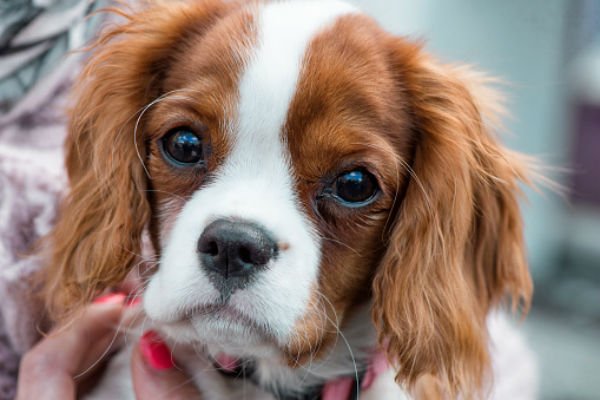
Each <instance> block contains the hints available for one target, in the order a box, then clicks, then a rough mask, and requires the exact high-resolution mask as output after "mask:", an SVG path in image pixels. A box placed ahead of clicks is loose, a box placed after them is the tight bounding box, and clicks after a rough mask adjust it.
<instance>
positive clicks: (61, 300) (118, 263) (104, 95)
mask: <svg viewBox="0 0 600 400" xmlns="http://www.w3.org/2000/svg"><path fill="white" fill-rule="evenodd" d="M232 4H233V3H229V5H225V4H223V2H221V1H210V0H205V1H203V2H188V3H174V4H166V3H165V4H163V5H162V6H159V7H150V8H148V9H146V10H143V11H140V12H137V13H135V14H133V15H126V14H124V13H123V12H121V11H116V10H115V11H116V12H117V13H118V14H120V15H121V16H123V17H124V18H125V19H126V21H125V23H124V24H122V25H120V26H117V27H113V28H112V29H110V30H109V31H107V32H105V33H104V34H103V35H102V36H101V37H100V38H99V40H98V43H97V44H96V46H95V48H96V52H95V54H94V55H93V56H92V57H91V59H90V60H89V62H88V64H87V66H86V67H85V69H84V70H83V73H82V75H81V77H80V79H79V82H78V84H77V86H76V88H75V94H76V100H77V102H76V105H75V107H74V109H73V110H72V112H71V121H70V125H69V132H68V137H67V141H66V168H67V172H68V177H69V183H70V192H69V194H68V196H67V198H66V199H65V201H64V202H63V204H62V207H61V210H60V214H59V219H58V222H57V224H56V226H55V228H54V230H53V231H52V232H51V233H50V235H49V237H48V241H47V243H48V244H49V245H50V247H51V258H50V259H49V262H48V265H47V267H46V268H45V270H44V273H43V276H42V280H43V284H44V296H45V301H46V305H47V307H48V310H49V312H50V315H51V316H53V317H54V318H60V317H63V316H66V315H67V314H69V313H70V312H71V311H73V310H74V309H76V308H77V307H78V306H79V305H81V304H83V303H85V302H87V301H89V300H90V299H91V298H92V297H93V296H94V295H96V294H97V293H98V292H99V291H101V290H103V289H105V288H107V287H109V286H111V285H114V284H117V283H119V282H120V281H122V280H123V279H124V277H125V275H126V274H127V273H128V272H129V270H130V268H131V267H132V264H133V263H134V262H135V260H136V257H137V256H138V255H139V254H140V242H141V235H142V232H143V230H144V229H145V227H146V225H147V223H148V220H149V215H150V206H149V203H148V200H147V196H146V194H147V193H146V188H147V185H148V182H147V178H148V177H147V176H146V171H145V168H144V166H143V164H144V161H145V157H146V155H145V144H144V140H143V137H142V136H143V135H142V133H141V132H143V120H140V121H138V118H139V116H140V112H141V110H142V109H143V107H144V106H146V105H147V104H148V103H150V102H151V101H153V100H154V99H156V98H157V97H159V96H160V95H161V94H162V93H161V89H160V82H161V79H162V75H163V73H164V70H165V69H166V68H167V66H168V65H169V62H171V60H170V57H171V56H172V54H173V53H174V49H177V48H178V46H181V45H182V43H185V35H186V34H188V33H189V32H194V33H195V34H197V33H198V32H199V31H201V30H202V29H207V28H208V26H210V24H211V21H213V20H214V19H215V18H217V17H218V16H219V15H221V14H223V13H224V12H225V11H226V10H227V9H228V8H230V7H231V6H232ZM138 122H139V124H138Z"/></svg>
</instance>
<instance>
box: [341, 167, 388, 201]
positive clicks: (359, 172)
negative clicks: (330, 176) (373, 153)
mask: <svg viewBox="0 0 600 400" xmlns="http://www.w3.org/2000/svg"><path fill="white" fill-rule="evenodd" d="M378 190H379V187H378V185H377V180H376V179H375V177H374V176H373V174H371V173H370V172H368V171H367V170H366V169H364V168H358V169H354V170H351V171H347V172H344V173H342V174H340V175H339V176H338V177H337V178H336V179H335V181H334V182H333V185H332V187H331V193H332V194H333V196H334V197H335V198H337V199H339V200H340V202H341V203H342V204H345V205H349V206H361V205H366V204H367V203H368V202H369V201H370V200H372V199H373V198H374V197H375V195H376V194H377V191H378Z"/></svg>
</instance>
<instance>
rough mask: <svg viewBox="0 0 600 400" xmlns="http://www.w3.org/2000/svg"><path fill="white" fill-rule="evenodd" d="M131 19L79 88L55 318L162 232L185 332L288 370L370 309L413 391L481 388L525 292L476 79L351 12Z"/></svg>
mask: <svg viewBox="0 0 600 400" xmlns="http://www.w3.org/2000/svg"><path fill="white" fill-rule="evenodd" d="M127 19H128V20H127V21H126V22H125V23H124V24H123V25H121V26H118V27H115V28H112V29H111V30H110V31H108V32H106V33H105V34H104V35H103V36H102V37H101V39H100V45H99V47H98V50H97V51H96V53H95V54H94V56H93V57H92V58H91V60H90V61H89V63H88V65H87V66H86V68H85V70H84V72H83V74H82V77H81V79H80V82H79V86H78V102H77V104H76V106H75V108H74V110H73V111H72V118H71V125H70V131H69V136H68V141H67V151H68V152H67V162H66V165H67V170H68V173H69V178H70V184H71V192H70V194H69V196H68V199H67V200H66V202H65V204H64V206H63V208H62V213H61V215H60V219H59V221H58V223H57V226H56V228H55V229H54V231H53V233H52V236H51V239H52V241H53V246H54V251H53V257H52V260H51V262H50V263H49V266H48V269H47V271H46V295H47V300H48V306H49V307H50V310H51V311H52V312H54V313H60V312H62V311H65V310H72V309H73V307H75V306H77V305H80V304H82V303H83V302H85V301H87V300H89V299H90V298H91V297H92V296H94V295H95V294H97V293H98V292H99V291H101V290H103V289H105V288H107V287H109V286H111V285H114V284H117V283H118V282H120V281H121V280H123V278H124V277H125V275H126V274H127V273H128V272H129V271H130V270H131V268H132V267H133V266H134V265H133V264H134V263H135V260H136V255H138V254H139V253H140V243H141V237H142V233H143V232H144V230H146V229H148V231H149V232H150V235H151V238H152V242H153V244H154V247H155V248H156V251H157V254H158V257H159V258H158V260H159V261H158V263H157V264H158V265H157V268H156V271H155V272H154V274H153V275H152V276H151V277H150V278H149V281H148V285H147V287H146V289H145V293H144V308H145V311H146V313H147V314H148V315H149V316H150V317H151V318H152V319H153V320H155V321H157V322H158V323H161V324H163V325H164V326H165V329H167V331H168V332H171V333H172V334H174V335H178V336H179V338H181V340H200V341H203V342H208V343H212V344H214V345H215V346H236V345H237V346H244V348H246V349H251V348H252V347H253V345H255V346H257V347H262V348H264V347H265V346H266V347H268V348H271V349H272V350H274V351H276V352H278V354H280V355H281V357H282V358H287V359H288V360H289V363H290V365H292V366H293V365H294V362H295V361H298V360H299V362H300V363H302V361H303V360H304V359H306V357H307V356H310V357H317V358H318V357H319V353H320V352H322V351H323V350H326V349H327V348H328V346H329V345H330V344H331V343H332V342H333V341H334V340H335V337H336V330H335V329H328V328H327V327H331V326H333V324H335V323H339V324H342V325H343V324H344V321H345V320H346V319H347V318H348V317H349V316H350V315H352V313H353V310H354V309H355V308H356V307H357V306H358V305H360V304H363V303H365V302H369V301H371V302H372V317H373V322H374V325H375V327H376V328H377V332H378V335H379V339H380V342H381V343H382V344H384V345H385V348H386V350H387V352H388V355H389V357H390V359H391V360H392V361H393V362H394V363H395V364H396V365H397V366H398V378H399V379H400V380H402V381H404V382H407V383H413V382H414V381H415V379H416V378H417V377H419V376H421V375H423V374H431V375H434V376H436V377H438V378H439V379H440V380H441V381H442V382H443V383H444V384H445V385H446V386H447V387H448V388H449V390H451V391H463V392H464V393H473V392H474V391H475V390H477V388H479V387H481V385H482V379H483V377H484V374H485V371H486V366H487V364H488V355H487V354H488V353H487V343H486V328H485V315H486V313H487V312H488V310H489V309H490V307H492V306H493V305H495V304H496V303H498V302H499V301H500V299H502V298H503V296H504V295H507V294H508V295H511V296H512V297H513V298H514V299H515V300H517V301H519V299H521V300H525V301H526V302H527V301H528V300H529V297H530V294H531V282H530V278H529V274H528V272H527V268H526V263H525V255H524V248H523V239H522V232H521V230H522V229H521V228H522V226H521V219H520V215H519V210H518V205H517V200H516V194H517V192H518V181H519V180H523V179H524V169H523V164H522V162H521V160H520V159H519V158H518V157H517V155H515V154H514V153H511V152H509V151H508V150H506V149H505V148H503V147H502V146H501V145H500V144H499V143H498V141H497V139H496V138H495V137H494V136H493V135H492V134H491V132H490V131H489V123H490V120H492V119H493V115H492V112H493V111H494V108H495V102H496V101H497V99H496V97H495V96H493V94H492V92H489V91H486V90H485V89H483V88H482V87H480V86H478V84H477V83H478V80H480V78H478V77H476V76H475V75H474V74H470V73H468V72H466V71H465V69H462V68H457V67H451V66H447V65H442V64H440V63H438V62H436V61H435V60H434V59H432V58H430V57H429V56H428V55H427V54H426V53H425V52H424V51H423V50H422V48H421V47H420V46H419V45H417V44H414V43H411V42H409V41H407V40H405V39H403V38H399V37H394V36H392V35H390V34H388V33H386V32H384V31H383V30H382V29H381V28H379V27H378V26H377V24H376V23H375V22H374V21H372V20H371V19H370V18H368V17H366V16H365V15H362V14H360V13H359V12H357V11H356V10H355V9H354V8H353V7H351V6H348V5H346V4H344V3H340V2H337V1H325V2H310V1H297V2H275V3H270V4H262V3H252V4H247V3H245V4H242V3H236V2H229V1H219V0H216V1H214V0H205V1H200V2H198V1H191V2H170V3H162V4H158V5H155V6H150V7H148V8H147V9H145V10H142V11H140V12H137V13H132V14H131V15H128V16H127ZM248 351H251V350H248Z"/></svg>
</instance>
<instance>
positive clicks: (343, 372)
mask: <svg viewBox="0 0 600 400" xmlns="http://www.w3.org/2000/svg"><path fill="white" fill-rule="evenodd" d="M369 313H370V305H369V304H365V305H364V306H361V307H359V308H358V309H357V310H356V312H354V313H353V315H352V316H351V317H350V318H348V319H347V320H346V321H345V322H344V324H343V326H342V327H341V328H340V331H339V333H338V337H337V340H336V341H335V343H334V344H333V345H332V347H331V349H329V350H326V351H324V352H323V353H322V354H321V355H320V356H319V358H318V359H316V358H315V359H309V360H308V361H307V362H305V363H304V364H302V365H299V366H297V367H290V366H289V365H287V364H284V363H283V362H282V361H281V360H279V359H277V358H276V357H273V356H268V355H266V354H265V356H260V355H255V356H250V357H249V356H247V355H241V356H240V355H238V354H236V353H235V352H234V351H232V352H227V349H218V350H216V351H215V349H212V348H208V347H206V348H205V349H204V351H202V352H200V353H204V354H203V357H204V360H203V362H202V365H197V364H198V363H197V362H193V361H191V363H192V364H195V366H194V365H192V367H191V368H192V370H194V369H198V368H203V369H204V370H208V369H210V370H212V371H213V372H214V374H213V378H214V379H213V381H212V382H211V384H209V385H210V386H211V389H210V390H211V391H212V390H216V391H227V390H236V389H235V388H239V387H242V386H244V387H245V390H246V391H247V390H262V391H264V392H266V393H270V394H272V397H273V398H275V399H285V400H288V399H290V400H291V399H305V398H315V395H316V394H319V393H321V392H322V390H323V388H324V387H325V386H326V385H327V384H328V383H331V382H335V381H339V379H340V378H342V379H346V380H347V381H348V380H351V382H352V383H351V385H350V386H348V388H349V390H351V393H355V392H356V391H357V390H358V388H359V387H360V384H361V381H362V380H363V377H364V376H365V373H366V372H367V370H368V367H369V362H370V360H371V358H372V356H373V354H374V352H375V351H376V348H377V345H376V335H375V330H374V327H373V325H372V323H371V322H370V317H369ZM224 352H225V353H224ZM257 353H258V354H260V352H257ZM224 354H226V356H225V358H223V355H224ZM176 356H177V355H176ZM195 356H196V357H197V356H198V354H197V353H196V354H195ZM187 358H188V359H189V357H187ZM224 360H230V361H224ZM219 364H221V365H219ZM222 364H227V365H222ZM199 381H200V382H199V383H200V385H201V386H205V385H206V380H205V379H199ZM217 381H220V382H217ZM348 384H350V381H348ZM215 387H216V389H215ZM309 395H311V396H312V397H306V396H309ZM316 398H319V397H318V396H317V397H316Z"/></svg>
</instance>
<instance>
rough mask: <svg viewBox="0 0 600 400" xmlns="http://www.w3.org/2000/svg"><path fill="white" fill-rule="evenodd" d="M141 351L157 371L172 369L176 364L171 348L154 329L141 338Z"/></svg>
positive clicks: (147, 361)
mask: <svg viewBox="0 0 600 400" xmlns="http://www.w3.org/2000/svg"><path fill="white" fill-rule="evenodd" d="M140 352H141V353H142V356H143V358H144V360H145V361H146V363H147V364H148V365H149V366H150V367H152V368H153V369H155V370H157V371H163V370H167V369H171V368H173V367H174V366H175V363H174V362H173V355H172V354H171V349H169V347H168V346H167V345H166V344H165V342H164V341H163V340H162V339H161V337H160V336H159V335H158V333H156V332H154V331H148V332H146V333H144V335H143V336H142V338H141V339H140Z"/></svg>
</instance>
